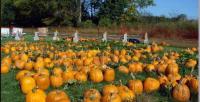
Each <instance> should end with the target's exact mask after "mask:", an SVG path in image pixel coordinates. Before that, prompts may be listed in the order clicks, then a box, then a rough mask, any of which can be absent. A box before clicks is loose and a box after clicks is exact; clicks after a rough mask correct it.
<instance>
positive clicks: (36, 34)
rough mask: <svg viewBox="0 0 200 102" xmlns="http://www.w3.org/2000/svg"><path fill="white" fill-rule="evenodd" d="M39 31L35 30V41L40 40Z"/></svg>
mask: <svg viewBox="0 0 200 102" xmlns="http://www.w3.org/2000/svg"><path fill="white" fill-rule="evenodd" d="M38 33H39V32H35V36H34V37H33V40H34V41H37V40H39V37H38Z"/></svg>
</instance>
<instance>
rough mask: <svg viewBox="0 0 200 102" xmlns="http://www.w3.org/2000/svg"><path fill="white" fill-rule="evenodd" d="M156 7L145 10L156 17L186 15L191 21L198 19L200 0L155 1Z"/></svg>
mask: <svg viewBox="0 0 200 102" xmlns="http://www.w3.org/2000/svg"><path fill="white" fill-rule="evenodd" d="M154 2H155V4H156V5H155V6H150V7H148V8H146V9H144V11H145V12H150V13H151V14H153V15H155V16H161V15H165V16H168V17H173V16H176V15H178V14H186V15H187V17H188V18H189V19H198V0H154Z"/></svg>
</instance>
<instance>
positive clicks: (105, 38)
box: [102, 32, 107, 41]
mask: <svg viewBox="0 0 200 102" xmlns="http://www.w3.org/2000/svg"><path fill="white" fill-rule="evenodd" d="M102 41H107V32H105V33H104V34H103V39H102Z"/></svg>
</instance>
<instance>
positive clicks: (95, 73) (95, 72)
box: [90, 68, 103, 83]
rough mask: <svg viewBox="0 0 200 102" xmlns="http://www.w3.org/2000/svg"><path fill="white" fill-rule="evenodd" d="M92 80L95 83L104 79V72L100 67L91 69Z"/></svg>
mask: <svg viewBox="0 0 200 102" xmlns="http://www.w3.org/2000/svg"><path fill="white" fill-rule="evenodd" d="M90 80H91V81H92V82H95V83H99V82H101V81H103V73H102V71H101V70H100V69H97V68H96V69H92V70H91V71H90Z"/></svg>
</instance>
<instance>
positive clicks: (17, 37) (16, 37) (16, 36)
mask: <svg viewBox="0 0 200 102" xmlns="http://www.w3.org/2000/svg"><path fill="white" fill-rule="evenodd" d="M19 33H20V32H17V33H16V34H15V40H20V37H19Z"/></svg>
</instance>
